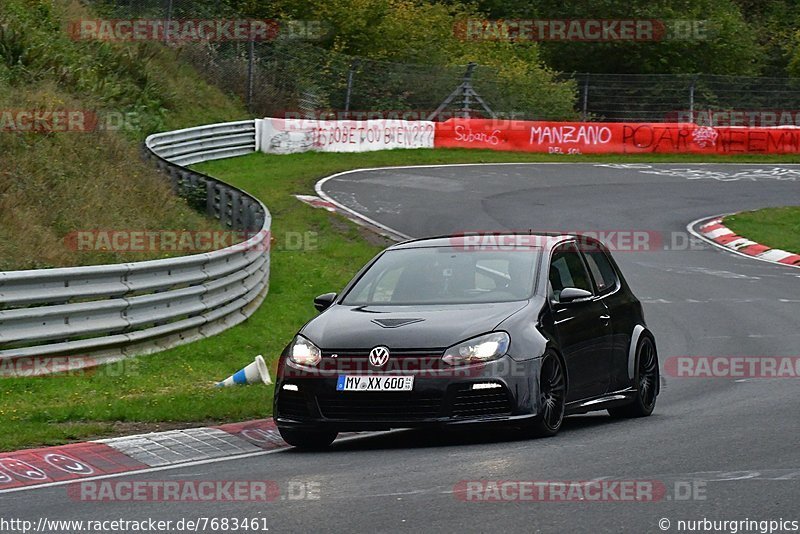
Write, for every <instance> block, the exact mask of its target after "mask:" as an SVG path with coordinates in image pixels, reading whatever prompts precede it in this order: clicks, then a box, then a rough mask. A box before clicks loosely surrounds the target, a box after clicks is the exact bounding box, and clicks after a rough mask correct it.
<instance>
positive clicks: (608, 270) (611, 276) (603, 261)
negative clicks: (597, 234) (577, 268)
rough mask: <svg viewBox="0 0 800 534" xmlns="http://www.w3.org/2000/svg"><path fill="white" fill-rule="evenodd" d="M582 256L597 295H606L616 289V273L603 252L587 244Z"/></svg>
mask: <svg viewBox="0 0 800 534" xmlns="http://www.w3.org/2000/svg"><path fill="white" fill-rule="evenodd" d="M584 256H585V257H586V263H587V264H588V265H589V270H590V271H592V277H593V278H594V281H595V283H596V284H597V291H598V292H599V293H601V294H602V293H607V292H609V291H612V290H613V289H614V288H615V287H617V273H616V271H615V270H614V266H613V265H611V262H610V261H609V259H608V256H607V255H606V253H605V252H603V251H602V250H600V249H599V248H598V247H597V246H595V245H590V244H587V245H586V246H585V248H584Z"/></svg>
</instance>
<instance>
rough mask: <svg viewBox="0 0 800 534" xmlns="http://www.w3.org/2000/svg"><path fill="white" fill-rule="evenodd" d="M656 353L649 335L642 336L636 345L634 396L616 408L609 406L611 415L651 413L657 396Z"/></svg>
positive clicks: (636, 415) (645, 414)
mask: <svg viewBox="0 0 800 534" xmlns="http://www.w3.org/2000/svg"><path fill="white" fill-rule="evenodd" d="M658 381H659V375H658V354H656V346H655V343H653V340H652V339H650V338H649V337H642V339H641V340H640V341H639V346H638V347H636V377H635V384H636V398H635V399H634V400H633V402H632V403H630V404H627V405H625V406H619V407H617V408H609V409H608V413H609V414H610V415H611V417H617V418H631V417H647V416H648V415H650V414H651V413H653V409H654V408H655V407H656V397H657V396H658Z"/></svg>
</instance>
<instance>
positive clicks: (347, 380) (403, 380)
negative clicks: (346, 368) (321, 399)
mask: <svg viewBox="0 0 800 534" xmlns="http://www.w3.org/2000/svg"><path fill="white" fill-rule="evenodd" d="M412 389H414V377H413V376H361V375H339V380H338V381H337V382H336V391H411V390H412Z"/></svg>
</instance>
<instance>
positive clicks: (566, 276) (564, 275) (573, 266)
mask: <svg viewBox="0 0 800 534" xmlns="http://www.w3.org/2000/svg"><path fill="white" fill-rule="evenodd" d="M549 281H550V286H551V288H552V292H553V298H554V299H555V300H556V301H558V299H559V295H561V290H562V289H564V288H565V287H577V288H578V289H585V290H586V291H592V284H591V282H590V281H589V273H587V272H586V267H585V266H584V264H583V260H582V259H581V253H580V252H579V251H578V247H576V246H575V244H574V243H567V244H565V245H561V246H559V247H557V248H556V249H555V250H554V251H553V257H552V260H551V261H550V275H549Z"/></svg>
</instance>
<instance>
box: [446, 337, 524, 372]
mask: <svg viewBox="0 0 800 534" xmlns="http://www.w3.org/2000/svg"><path fill="white" fill-rule="evenodd" d="M510 342H511V338H510V337H508V334H506V333H505V332H492V333H491V334H485V335H482V336H478V337H474V338H472V339H468V340H466V341H464V342H461V343H459V344H458V345H453V346H452V347H450V348H449V349H447V350H446V351H444V356H442V359H443V360H444V361H445V362H446V363H449V364H450V365H459V364H463V363H476V362H486V361H489V360H494V359H495V358H499V357H500V356H502V355H503V354H505V353H506V351H507V350H508V345H509V343H510Z"/></svg>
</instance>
